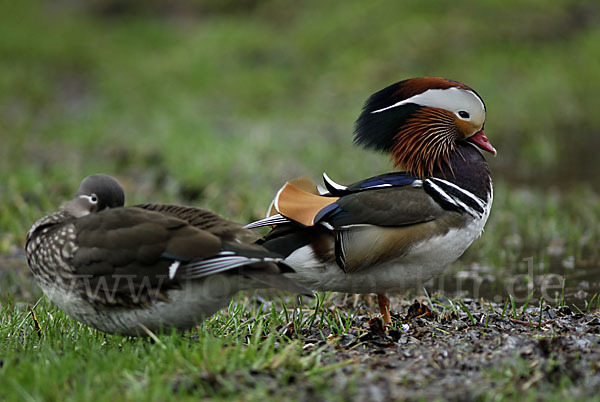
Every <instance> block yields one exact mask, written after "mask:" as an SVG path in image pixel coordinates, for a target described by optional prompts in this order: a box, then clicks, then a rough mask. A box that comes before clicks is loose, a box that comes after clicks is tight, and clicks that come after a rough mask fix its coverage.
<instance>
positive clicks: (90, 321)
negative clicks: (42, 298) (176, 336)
mask: <svg viewBox="0 0 600 402" xmlns="http://www.w3.org/2000/svg"><path fill="white" fill-rule="evenodd" d="M247 282H248V281H247V280H246V279H244V278H243V277H241V276H232V275H213V276H210V277H207V278H206V279H204V280H190V281H189V282H187V283H185V284H183V286H182V288H181V289H172V290H169V291H168V293H167V295H168V299H169V301H168V302H164V301H154V302H152V303H151V304H150V305H149V306H148V307H145V308H142V307H132V308H122V307H112V306H111V307H102V306H95V305H91V304H90V303H88V302H87V301H86V300H85V299H83V298H82V297H81V296H79V294H78V293H76V292H65V291H64V290H58V288H56V287H55V286H48V285H47V284H43V283H39V285H40V287H41V288H42V290H43V292H44V294H45V295H46V296H47V297H48V298H49V299H50V300H51V301H52V302H53V303H55V304H56V305H57V306H58V307H60V308H61V309H62V310H63V311H64V312H65V313H66V314H68V315H69V316H70V317H72V318H74V319H76V320H78V321H80V322H82V323H84V324H86V325H88V326H90V327H93V328H96V329H99V330H101V331H104V332H108V333H118V334H121V335H145V332H144V330H143V329H142V325H143V326H145V327H146V328H148V329H150V330H151V331H153V332H158V331H160V330H165V329H166V330H168V329H169V328H176V329H178V330H180V331H184V330H187V329H190V328H192V327H194V326H195V325H197V324H199V323H200V322H202V320H203V319H205V318H207V317H209V316H211V315H212V314H214V313H215V312H217V311H218V310H220V309H221V308H223V307H225V306H226V305H227V304H228V303H229V300H230V299H231V297H232V296H233V295H234V294H235V293H236V292H237V291H238V290H241V289H245V288H247V287H249V283H247ZM140 324H141V325H140Z"/></svg>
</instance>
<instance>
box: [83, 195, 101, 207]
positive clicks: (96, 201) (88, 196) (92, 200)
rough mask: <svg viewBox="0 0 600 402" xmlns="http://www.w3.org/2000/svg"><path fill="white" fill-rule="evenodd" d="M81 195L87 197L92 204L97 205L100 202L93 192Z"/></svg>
mask: <svg viewBox="0 0 600 402" xmlns="http://www.w3.org/2000/svg"><path fill="white" fill-rule="evenodd" d="M80 197H81V198H85V199H87V200H88V201H89V203H90V204H92V205H96V204H97V203H98V196H97V195H96V194H95V193H92V194H91V195H81V196H80Z"/></svg>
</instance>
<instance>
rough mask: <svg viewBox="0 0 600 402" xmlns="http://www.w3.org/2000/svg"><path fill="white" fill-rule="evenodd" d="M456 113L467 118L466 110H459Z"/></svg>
mask: <svg viewBox="0 0 600 402" xmlns="http://www.w3.org/2000/svg"><path fill="white" fill-rule="evenodd" d="M458 115H459V116H460V117H462V118H463V119H468V118H469V112H466V111H464V110H461V111H460V112H458Z"/></svg>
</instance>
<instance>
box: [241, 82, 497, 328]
mask: <svg viewBox="0 0 600 402" xmlns="http://www.w3.org/2000/svg"><path fill="white" fill-rule="evenodd" d="M485 113H486V110H485V105H484V103H483V100H482V99H481V97H480V96H479V95H478V94H477V93H476V92H475V91H474V90H473V89H471V88H469V87H468V86H466V85H464V84H461V83H459V82H456V81H451V80H448V79H444V78H438V77H424V78H412V79H407V80H404V81H400V82H398V83H395V84H393V85H391V86H389V87H387V88H385V89H383V90H381V91H379V92H377V93H375V94H374V95H372V96H371V97H370V98H369V99H368V100H367V102H366V103H365V105H364V107H363V110H362V113H361V115H360V116H359V118H358V120H357V121H356V125H355V131H354V142H355V143H356V144H358V145H361V146H363V147H365V148H369V149H375V150H379V151H383V152H388V153H390V154H391V159H392V160H393V161H394V167H397V166H400V167H401V168H403V171H401V172H394V173H387V174H382V175H379V176H375V177H371V178H368V179H365V180H362V181H359V182H357V183H354V184H351V185H349V186H344V185H340V184H337V183H335V182H334V181H332V180H331V179H329V177H328V176H327V175H326V174H324V175H323V178H324V183H325V187H326V188H325V189H323V188H321V191H319V189H318V188H317V187H316V186H315V185H314V183H313V182H312V181H310V180H309V179H306V178H300V179H296V180H292V181H290V182H287V183H286V184H285V185H284V186H283V187H282V188H281V189H280V190H279V192H278V193H277V195H276V196H275V199H274V200H273V202H272V204H271V207H270V208H269V212H268V217H267V218H266V219H263V220H261V221H257V222H254V223H252V224H249V225H247V227H248V228H254V227H259V226H266V225H270V226H273V228H272V230H271V231H270V232H269V233H268V234H267V235H266V236H265V237H264V238H263V239H262V240H260V241H259V244H261V245H262V246H264V247H265V248H267V249H269V250H271V251H273V252H276V253H278V254H281V255H283V256H285V257H286V258H285V262H286V263H287V264H289V265H290V266H292V267H293V268H294V270H295V271H296V272H295V273H294V274H290V275H289V277H290V278H293V279H294V280H296V281H298V282H300V283H301V284H303V285H305V286H306V287H308V288H310V289H312V290H320V291H339V292H347V293H376V294H377V295H378V298H377V299H378V302H379V307H380V309H381V313H382V317H383V320H384V322H385V323H386V324H389V323H391V317H390V312H389V299H388V298H387V297H386V296H385V293H388V292H393V291H403V290H406V289H407V288H410V287H415V286H417V285H421V284H423V283H424V282H425V281H427V280H429V279H430V278H432V277H435V276H436V275H439V274H441V273H442V271H444V269H445V268H446V267H447V266H448V265H449V264H451V263H452V262H454V261H455V260H456V259H458V258H459V257H460V256H461V255H462V254H463V252H464V251H465V250H466V249H467V248H468V247H469V246H470V245H471V243H472V242H473V241H474V240H475V239H476V238H477V237H479V236H480V235H481V233H482V231H483V227H484V225H485V223H486V221H487V218H488V215H489V213H490V208H491V205H492V181H491V178H490V172H489V169H488V165H487V163H486V161H485V159H484V157H483V155H482V153H481V152H480V150H483V151H487V152H490V153H492V154H493V155H495V154H496V150H495V149H494V147H493V146H492V145H491V144H490V142H489V141H488V139H487V137H486V135H485V134H484V132H483V125H484V122H485Z"/></svg>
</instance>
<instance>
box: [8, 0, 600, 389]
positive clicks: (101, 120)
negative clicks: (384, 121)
mask: <svg viewBox="0 0 600 402" xmlns="http://www.w3.org/2000/svg"><path fill="white" fill-rule="evenodd" d="M0 13H1V14H2V15H3V16H4V17H3V22H2V24H0V53H2V54H3V56H4V57H2V60H1V61H0V142H1V143H2V146H1V147H0V286H1V289H2V290H1V291H0V303H1V304H0V306H1V307H0V308H1V309H2V310H1V316H0V337H1V339H3V342H2V343H0V398H5V399H8V400H11V399H12V400H17V399H18V400H78V399H92V398H93V399H97V400H109V399H111V400H115V399H116V400H121V399H127V400H137V399H140V400H141V399H143V400H147V399H153V400H166V399H198V398H207V397H212V398H214V399H234V398H242V399H245V400H258V399H261V400H264V399H282V398H287V397H290V396H292V397H293V399H299V400H301V399H319V398H321V399H340V400H341V399H348V398H356V399H358V398H363V399H377V395H378V394H377V392H384V391H382V390H385V387H383V388H381V389H378V388H373V386H372V384H378V385H382V384H383V385H384V386H385V385H386V384H387V386H390V387H391V389H393V390H395V391H394V392H396V391H397V390H398V389H400V391H401V390H402V389H411V388H409V385H410V384H414V383H415V382H416V383H419V382H418V381H420V380H417V379H414V378H412V377H411V376H408V375H403V376H401V378H394V374H393V373H394V372H395V371H394V370H392V369H390V370H388V371H385V370H383V371H382V370H379V369H378V366H377V365H378V364H381V365H386V364H387V365H390V366H392V367H395V366H394V364H396V363H397V362H398V361H401V362H404V361H406V360H401V352H402V351H397V355H394V358H395V360H394V361H395V363H394V362H390V361H384V360H382V359H380V357H381V356H380V355H381V353H379V352H380V351H378V352H377V354H376V353H374V352H373V354H370V355H369V356H368V358H364V357H361V356H360V355H354V354H352V353H351V351H348V350H346V349H345V347H344V346H343V345H345V344H346V342H349V341H351V340H352V339H353V338H352V337H355V338H356V339H362V338H361V337H364V336H366V335H365V334H369V329H368V327H367V326H366V324H365V318H364V317H365V315H366V313H365V311H364V310H365V308H364V306H362V304H361V303H359V304H358V305H352V304H348V303H341V304H340V303H339V302H338V300H337V299H335V298H334V299H332V297H331V296H330V295H321V296H319V297H318V298H316V299H315V300H314V301H311V302H308V303H307V304H302V305H297V304H296V302H295V301H294V302H289V301H288V300H286V299H283V301H282V299H279V298H275V302H274V303H267V304H265V305H261V304H256V303H254V302H253V301H252V300H253V299H252V298H248V297H247V296H244V295H242V296H240V297H239V298H236V299H235V300H234V301H233V302H232V304H231V305H230V306H229V307H228V309H227V310H225V311H222V312H220V313H219V314H217V315H215V316H214V317H212V318H211V319H209V320H207V321H206V322H205V323H204V324H203V325H202V326H201V327H199V328H198V329H197V330H196V331H194V332H191V333H189V334H187V335H185V336H183V337H182V336H180V335H176V334H161V335H160V336H158V337H157V338H156V339H155V340H154V342H151V341H149V340H142V339H127V338H121V337H116V336H110V335H103V334H100V333H98V332H96V331H93V330H90V329H88V328H86V327H84V326H81V325H79V324H78V323H76V322H74V321H72V320H70V319H68V318H67V317H65V316H64V314H63V313H62V312H60V311H59V310H57V309H56V308H55V307H53V306H51V305H49V304H48V303H47V302H46V300H45V299H44V298H42V299H41V301H40V303H39V304H38V305H37V306H36V307H35V308H34V310H33V311H34V312H35V315H36V317H37V321H38V322H39V331H38V330H37V329H36V326H35V320H33V318H32V315H31V314H30V311H29V309H28V306H33V305H34V304H35V302H36V300H38V298H39V296H40V295H39V290H37V289H36V288H35V287H34V286H33V285H32V283H31V278H30V277H29V276H28V275H27V274H26V270H25V269H23V268H24V267H23V266H22V265H23V261H22V256H21V255H20V253H19V250H20V249H22V245H23V240H24V237H25V233H26V232H27V230H28V229H29V227H30V225H31V224H32V223H33V222H34V221H35V220H36V219H37V218H39V217H40V216H42V215H44V214H46V213H48V212H50V211H54V210H56V208H57V206H58V205H60V204H61V203H62V202H64V201H65V200H66V199H68V198H69V197H71V196H72V194H73V192H74V190H75V189H76V187H77V185H78V183H79V181H80V180H81V179H82V178H83V177H84V176H85V175H87V174H91V173H95V172H104V173H109V174H112V175H115V176H117V177H118V178H119V180H120V181H121V182H122V184H123V185H124V187H125V189H126V192H127V196H128V203H129V204H133V203H137V202H146V201H160V202H174V203H185V204H192V205H196V206H200V207H205V208H209V209H211V210H213V211H215V212H217V213H219V214H222V215H224V216H226V217H228V218H232V219H234V220H238V221H242V222H245V221H249V220H252V219H257V218H261V217H262V215H263V214H264V209H265V207H266V206H267V205H268V203H269V202H270V199H271V197H272V196H273V194H274V193H275V191H276V190H277V188H278V187H279V186H280V185H281V184H282V183H283V182H284V181H285V180H287V179H290V178H292V177H296V176H300V175H308V176H311V177H313V178H315V179H316V178H318V177H319V175H320V174H321V173H322V172H323V171H327V172H328V174H330V176H331V177H332V178H334V179H335V180H337V181H339V182H342V183H350V182H352V181H355V180H358V179H361V178H364V177H368V176H371V175H375V174H378V173H382V172H386V171H389V169H390V163H389V161H388V160H387V157H386V156H381V155H378V154H376V153H372V152H366V151H364V150H360V149H358V148H356V147H354V146H353V145H352V141H351V132H352V123H353V121H354V119H355V118H356V116H357V115H358V113H359V111H360V108H361V106H362V103H363V102H364V100H365V99H366V98H367V96H368V95H369V94H371V93H373V92H374V91H376V90H378V89H380V88H383V87H384V86H386V85H388V84H390V83H393V82H395V81H398V80H400V79H403V78H407V77H411V76H422V75H442V76H447V77H449V78H453V79H457V80H459V81H462V82H464V83H467V84H468V85H471V86H472V87H473V88H475V89H476V90H477V91H478V93H480V95H481V96H482V97H483V98H484V99H485V101H486V105H487V110H488V119H487V122H486V133H487V135H488V137H489V138H490V140H491V142H492V143H493V144H494V145H495V146H496V148H497V149H498V151H499V155H498V157H497V158H494V159H492V160H490V166H491V169H492V172H493V178H494V183H495V185H494V189H495V199H494V207H493V209H492V214H491V216H490V220H489V222H488V224H487V226H486V232H485V233H484V235H483V236H482V238H481V239H479V240H477V242H476V243H475V244H474V245H473V247H471V248H470V249H469V250H468V252H467V253H466V254H465V255H464V256H463V258H462V259H461V260H460V261H459V262H458V263H457V264H455V267H454V270H453V271H452V273H451V274H450V275H451V276H452V279H453V280H455V278H454V276H453V275H454V274H455V273H460V272H471V273H473V272H479V271H477V270H478V269H479V270H480V271H481V272H482V274H481V275H482V278H483V280H484V284H489V283H488V282H490V281H491V282H493V283H494V284H495V285H494V286H495V287H492V290H491V291H488V293H487V294H486V296H489V297H492V296H495V295H497V296H499V297H500V296H501V297H500V299H499V300H497V301H496V302H497V303H499V304H492V303H491V302H490V303H489V304H488V305H487V306H488V307H487V309H484V311H477V310H476V309H474V308H473V307H472V305H471V304H470V302H469V301H468V300H466V299H461V298H458V299H444V300H442V299H440V298H437V297H436V296H435V295H433V296H430V294H433V293H432V291H435V290H436V289H438V287H436V285H435V284H434V285H433V287H430V288H429V289H430V291H429V293H426V297H425V299H426V300H427V302H428V304H429V305H430V306H431V308H432V310H433V311H434V312H435V314H436V316H437V317H444V316H445V315H447V316H449V317H454V318H453V320H455V321H452V322H454V323H455V324H456V325H459V324H460V325H462V324H461V322H462V321H461V320H463V319H464V323H466V324H467V325H468V326H469V327H473V328H480V327H482V328H483V329H484V330H485V331H487V332H490V331H492V330H493V329H494V328H495V325H496V324H497V322H498V320H499V321H500V322H505V321H506V320H509V318H512V319H518V320H524V321H528V322H530V324H531V325H529V327H531V328H528V330H531V331H534V330H536V331H537V329H535V327H538V328H539V327H540V323H541V322H542V321H541V317H542V310H544V309H545V308H547V307H548V305H550V304H553V303H554V300H556V303H554V304H560V306H558V307H567V306H573V300H574V299H573V297H574V293H575V292H576V291H579V290H586V291H587V295H585V296H584V298H583V300H582V301H581V303H578V305H577V306H575V307H573V308H572V309H573V310H574V311H576V308H579V309H581V313H584V314H593V313H594V311H596V310H598V309H599V308H600V297H598V292H597V284H598V277H597V274H595V273H594V272H595V271H594V270H596V271H597V268H598V267H599V266H600V225H599V224H598V222H600V195H599V194H598V190H599V189H600V176H599V175H598V174H597V172H598V171H599V169H600V165H599V162H598V158H597V157H596V152H594V150H595V149H598V147H599V146H600V142H599V141H600V140H599V139H600V114H598V113H597V110H599V109H600V98H599V97H598V96H596V94H597V93H598V92H600V64H598V63H600V45H599V44H600V40H599V39H600V25H599V24H598V16H599V15H600V11H599V9H598V6H597V5H596V4H595V3H594V2H592V1H590V2H586V1H583V2H572V1H570V0H561V1H556V2H553V3H552V4H548V2H543V1H531V2H528V3H527V4H523V2H519V1H516V0H508V1H503V2H497V1H496V2H493V1H492V2H485V3H484V2H468V1H467V2H458V3H456V4H453V5H452V7H448V6H447V5H445V4H444V3H439V2H436V1H406V2H398V3H396V4H390V3H389V2H384V1H374V2H370V3H369V4H368V5H365V4H364V2H358V1H354V2H352V1H351V2H336V1H330V2H317V1H312V0H311V1H308V2H304V3H303V4H302V5H298V6H297V7H289V6H288V5H287V4H285V3H282V2H277V1H257V0H246V1H243V2H228V1H224V2H223V1H202V2H200V1H190V2H184V1H178V2H170V3H169V5H168V6H167V5H166V3H165V2H163V1H160V0H159V1H153V2H142V1H131V2H124V1H122V0H97V1H94V2H89V3H85V4H84V3H82V4H81V5H79V4H77V5H76V4H75V3H73V2H58V3H56V4H54V3H53V4H50V3H47V2H42V1H40V0H37V1H28V2H1V3H0ZM552 274H554V275H557V276H558V277H560V278H562V280H561V281H560V283H558V285H557V286H556V287H555V288H554V289H550V290H548V292H547V293H548V298H541V297H540V296H541V295H543V291H544V289H542V284H543V283H544V282H543V281H544V278H546V277H548V276H549V275H552ZM488 276H493V277H494V278H497V279H493V280H488V279H486V278H487V277H488ZM517 277H519V278H521V279H523V280H520V281H518V282H515V283H513V285H515V286H514V289H513V290H514V292H513V293H510V295H509V294H505V293H503V292H502V291H503V290H506V287H507V283H508V282H506V280H507V278H517ZM498 278H499V279H498ZM479 279H481V278H479ZM486 281H487V282H486ZM586 283H587V286H588V287H587V288H586V287H585V284H586ZM531 286H533V290H534V293H532V289H530V287H531ZM471 293H474V292H471ZM509 296H510V297H509ZM502 297H504V298H502ZM536 298H537V299H536ZM400 300H402V299H400ZM502 301H504V303H503V302H502ZM582 303H585V305H583V304H582ZM531 309H535V311H536V312H537V313H536V314H537V315H533V313H532V312H531ZM369 311H371V310H369ZM402 311H404V310H402ZM544 311H545V310H544ZM361 323H362V324H361ZM398 324H401V323H400V322H396V323H395V325H396V327H395V328H394V330H397V331H400V332H402V331H401V330H402V328H403V327H402V325H398ZM402 324H405V323H402ZM361 325H362V326H361ZM437 326H438V327H439V328H440V332H439V333H440V334H442V335H440V337H439V338H438V340H440V339H441V338H444V337H447V336H452V335H454V336H456V335H458V334H460V333H462V332H461V331H454V330H449V329H443V328H442V327H441V325H437ZM444 331H445V332H444ZM540 331H541V330H540ZM40 334H41V337H39V336H38V335H40ZM411 336H413V337H414V336H417V334H412V335H411ZM482 336H485V334H484V335H482ZM532 336H533V335H532ZM444 339H445V338H444ZM357 345H362V346H360V347H359V346H356V348H357V349H361V348H363V346H364V342H362V341H360V342H358V343H357ZM407 345H409V344H407ZM405 346H406V345H405ZM367 349H368V348H367ZM369 350H370V349H369ZM449 350H450V351H452V349H449ZM384 352H385V350H384ZM383 354H385V353H383ZM365 360H367V361H369V363H368V364H367V363H365ZM412 362H413V363H414V362H415V361H414V360H413V361H412ZM531 364H532V361H531V359H529V360H528V359H527V358H521V357H518V358H514V359H513V356H507V360H502V361H501V362H499V363H498V367H497V368H494V369H489V368H485V367H484V368H482V369H481V372H482V373H483V374H482V375H483V377H482V379H481V381H482V384H485V386H484V387H483V388H477V387H476V386H475V385H473V386H472V387H471V388H469V389H477V390H478V391H477V392H475V391H474V392H475V393H474V394H473V395H474V397H478V398H480V399H499V400H502V399H511V398H514V397H515V396H523V398H525V399H541V398H554V399H558V398H562V399H564V398H565V395H574V397H578V395H580V393H578V391H581V392H583V394H582V395H585V392H584V391H582V390H585V386H584V385H582V384H581V383H578V382H577V381H574V380H572V379H571V378H569V377H566V379H562V377H561V376H559V377H558V378H555V377H554V376H555V374H552V373H553V370H554V369H553V368H552V367H551V366H545V368H544V369H543V370H542V369H540V368H539V367H537V366H536V367H530V366H531ZM115 367H116V369H115ZM457 370H459V369H457ZM594 370H596V371H597V366H590V369H589V372H590V373H593V372H594ZM390 372H391V374H390ZM435 372H437V371H435ZM417 374H419V375H421V374H422V373H414V375H415V376H416V375H417ZM588 374H589V373H588ZM590 375H592V378H593V374H590ZM563 377H564V376H563ZM390 378H392V379H390ZM585 378H589V377H585ZM390 381H392V383H391V384H392V385H393V386H392V385H390ZM397 384H407V385H406V388H402V387H397ZM428 385H429V386H428V388H432V389H435V386H436V381H435V379H429V384H428ZM486 386H487V387H488V388H489V389H490V390H493V392H494V394H493V395H492V394H487V393H486V392H485V387H486ZM482 389H483V390H482ZM426 392H427V389H425V388H424V389H422V390H420V392H416V393H414V394H410V395H404V394H402V393H400V394H398V393H392V394H391V395H390V397H397V398H398V397H402V396H411V395H414V396H415V398H419V397H421V398H423V399H426V398H427V397H428V396H430V395H428V394H427V393H426ZM567 392H570V394H565V393H567ZM588 396H589V395H588ZM438 397H440V396H438ZM581 398H582V399H583V397H581Z"/></svg>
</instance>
